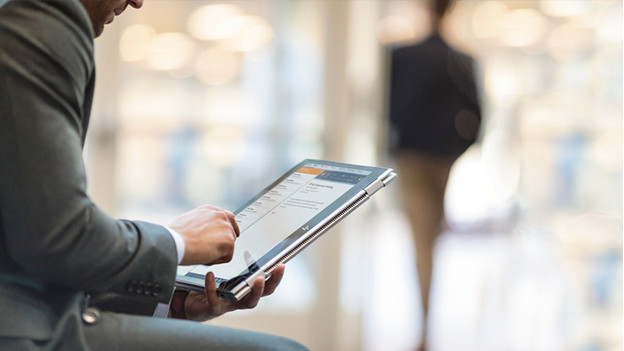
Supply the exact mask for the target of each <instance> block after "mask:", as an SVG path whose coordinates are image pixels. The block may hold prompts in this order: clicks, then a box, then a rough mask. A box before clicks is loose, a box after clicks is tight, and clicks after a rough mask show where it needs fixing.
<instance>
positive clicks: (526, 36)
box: [500, 9, 546, 47]
mask: <svg viewBox="0 0 624 351" xmlns="http://www.w3.org/2000/svg"><path fill="white" fill-rule="evenodd" d="M545 28H546V21H545V19H544V16H542V14H540V13H539V12H537V11H535V10H532V9H519V10H513V11H511V12H509V13H507V14H506V15H505V16H504V17H503V18H502V20H501V28H500V39H501V42H502V43H503V44H504V45H507V46H513V47H523V46H529V45H533V44H535V43H537V41H538V40H539V39H540V38H542V37H543V36H544V34H545V33H544V32H545Z"/></svg>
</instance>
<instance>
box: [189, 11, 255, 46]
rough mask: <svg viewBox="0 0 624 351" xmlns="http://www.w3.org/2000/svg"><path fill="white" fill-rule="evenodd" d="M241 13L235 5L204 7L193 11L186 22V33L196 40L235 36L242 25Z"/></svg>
mask: <svg viewBox="0 0 624 351" xmlns="http://www.w3.org/2000/svg"><path fill="white" fill-rule="evenodd" d="M241 15H242V11H241V10H240V8H238V7H237V6H235V5H231V4H215V5H206V6H202V7H200V8H198V9H197V10H195V11H194V12H193V13H192V14H191V16H190V18H189V21H188V31H189V33H190V34H191V36H193V37H194V38H196V39H200V40H218V39H226V38H231V37H233V36H235V35H236V33H237V32H238V31H239V30H240V26H241V25H242V24H243V23H242V22H241V21H240V20H239V19H238V17H239V16H241Z"/></svg>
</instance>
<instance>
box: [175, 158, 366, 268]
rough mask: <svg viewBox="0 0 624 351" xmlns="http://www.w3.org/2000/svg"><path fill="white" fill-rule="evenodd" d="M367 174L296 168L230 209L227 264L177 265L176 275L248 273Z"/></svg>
mask: <svg viewBox="0 0 624 351" xmlns="http://www.w3.org/2000/svg"><path fill="white" fill-rule="evenodd" d="M369 174H371V171H369V170H365V169H356V168H351V167H349V166H341V165H329V164H322V163H314V162H308V163H303V164H301V165H299V167H298V168H295V169H294V171H292V172H289V173H288V174H286V175H285V176H284V177H283V178H281V179H279V180H278V181H277V182H276V183H274V184H273V185H272V186H271V187H269V188H267V189H265V190H264V191H263V192H262V193H260V194H259V195H258V196H257V197H255V198H254V199H252V200H251V201H250V202H249V203H248V204H247V205H245V206H243V207H242V208H241V209H240V210H238V211H236V213H235V214H236V221H237V223H238V226H239V228H240V237H239V238H238V239H237V240H236V244H235V248H234V255H233V257H232V261H231V262H229V263H227V264H218V265H213V266H203V265H199V266H187V267H184V266H179V267H178V275H183V276H187V277H192V278H198V279H203V277H204V276H205V274H206V273H207V272H209V271H212V272H213V273H214V274H215V276H216V277H220V278H225V279H229V278H232V277H235V276H237V275H240V274H241V273H244V272H246V271H248V269H249V270H251V271H254V270H255V269H254V268H255V267H257V265H258V264H261V262H260V261H262V260H259V261H257V260H258V259H260V258H263V257H265V255H267V254H268V253H270V251H271V250H272V249H275V248H276V247H277V246H280V243H282V244H284V241H285V239H287V238H288V237H289V236H294V237H293V240H294V239H296V237H297V236H300V235H296V232H298V231H299V232H305V230H307V228H306V224H307V223H309V222H310V220H312V219H313V218H314V217H315V216H317V215H319V214H320V213H321V212H322V211H323V210H326V209H327V208H328V207H329V206H330V205H331V204H332V203H333V202H334V201H336V200H337V199H339V198H340V197H341V196H343V195H345V194H346V193H347V192H349V190H352V189H353V188H354V186H355V185H356V184H358V183H360V182H361V181H362V180H363V179H364V178H366V176H368V175H369ZM308 226H309V224H308ZM293 233H295V234H293ZM268 256H270V255H268ZM269 258H270V257H269ZM266 259H267V258H266V257H265V260H266Z"/></svg>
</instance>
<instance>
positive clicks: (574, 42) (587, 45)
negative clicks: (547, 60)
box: [548, 22, 594, 61]
mask: <svg viewBox="0 0 624 351" xmlns="http://www.w3.org/2000/svg"><path fill="white" fill-rule="evenodd" d="M593 40H594V32H593V31H592V30H591V29H589V28H587V27H583V26H580V25H578V24H577V23H573V22H572V23H563V24H561V25H559V26H558V27H556V28H555V29H554V30H553V31H552V33H551V34H550V37H549V38H548V51H549V52H550V54H551V55H552V57H553V58H554V59H556V60H560V61H566V60H572V59H574V58H576V57H578V56H579V55H583V54H587V53H588V52H589V51H590V50H591V49H592V45H593V44H592V43H593Z"/></svg>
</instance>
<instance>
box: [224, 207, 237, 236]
mask: <svg viewBox="0 0 624 351" xmlns="http://www.w3.org/2000/svg"><path fill="white" fill-rule="evenodd" d="M226 213H227V215H228V219H229V220H230V223H231V224H232V228H234V234H236V237H237V238H238V237H239V236H240V229H239V228H238V222H236V217H235V216H234V213H232V212H230V211H226Z"/></svg>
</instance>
